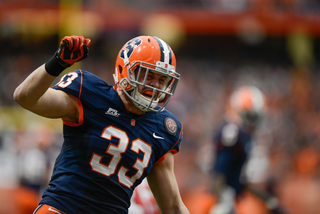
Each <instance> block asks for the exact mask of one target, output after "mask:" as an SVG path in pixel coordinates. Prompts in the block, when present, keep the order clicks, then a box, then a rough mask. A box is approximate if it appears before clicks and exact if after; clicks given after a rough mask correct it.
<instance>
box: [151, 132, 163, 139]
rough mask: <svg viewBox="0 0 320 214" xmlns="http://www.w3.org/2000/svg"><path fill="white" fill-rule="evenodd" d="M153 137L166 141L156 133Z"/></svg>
mask: <svg viewBox="0 0 320 214" xmlns="http://www.w3.org/2000/svg"><path fill="white" fill-rule="evenodd" d="M153 137H154V138H156V139H162V140H164V138H163V137H160V136H157V135H156V133H154V132H153Z"/></svg>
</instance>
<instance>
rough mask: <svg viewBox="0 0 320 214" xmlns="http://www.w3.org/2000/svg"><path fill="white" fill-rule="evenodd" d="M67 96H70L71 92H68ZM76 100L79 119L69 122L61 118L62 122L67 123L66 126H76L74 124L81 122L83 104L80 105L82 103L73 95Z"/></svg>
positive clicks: (77, 124)
mask: <svg viewBox="0 0 320 214" xmlns="http://www.w3.org/2000/svg"><path fill="white" fill-rule="evenodd" d="M69 96H72V95H71V94H69ZM74 98H75V99H76V100H77V102H78V107H79V121H78V122H77V123H73V122H69V121H66V120H64V119H62V121H63V124H65V125H67V126H73V127H76V126H81V125H82V123H83V106H82V103H81V101H80V100H79V99H78V98H76V97H74Z"/></svg>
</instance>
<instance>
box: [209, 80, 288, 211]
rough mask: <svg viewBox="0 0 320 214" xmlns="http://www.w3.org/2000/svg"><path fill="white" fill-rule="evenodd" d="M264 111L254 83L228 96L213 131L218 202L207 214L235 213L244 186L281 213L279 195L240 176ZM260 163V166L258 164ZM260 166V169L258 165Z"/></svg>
mask: <svg viewBox="0 0 320 214" xmlns="http://www.w3.org/2000/svg"><path fill="white" fill-rule="evenodd" d="M264 114H265V95H264V94H263V93H262V92H261V90H260V89H258V88H257V87H255V86H243V87H240V88H238V89H236V90H235V91H234V92H233V93H232V94H231V96H230V100H229V103H228V105H227V110H226V117H225V120H224V121H223V122H222V123H221V124H220V125H219V127H218V129H217V130H216V132H215V134H214V140H213V141H214V148H215V156H214V157H215V158H214V164H213V170H212V171H213V191H214V194H215V195H216V196H217V203H216V205H215V206H214V207H213V208H212V209H211V211H210V214H235V213H236V209H235V205H236V202H237V199H239V198H240V196H241V195H242V194H243V193H244V191H245V190H248V191H250V192H251V193H253V194H254V195H255V196H257V197H258V198H259V199H262V200H263V201H264V202H265V205H266V208H268V209H269V210H270V211H272V212H273V213H282V210H281V209H280V207H279V202H278V199H277V198H276V197H275V196H274V195H272V194H270V193H268V192H267V191H266V190H264V189H262V188H261V187H259V188H257V186H258V185H250V182H249V181H248V180H247V179H246V178H245V177H243V173H244V171H245V166H246V162H247V161H248V159H249V155H250V153H251V152H252V147H253V137H254V134H255V132H256V129H257V127H258V126H259V124H260V122H261V120H262V118H263V115H264ZM259 167H263V166H259ZM260 170H261V169H260Z"/></svg>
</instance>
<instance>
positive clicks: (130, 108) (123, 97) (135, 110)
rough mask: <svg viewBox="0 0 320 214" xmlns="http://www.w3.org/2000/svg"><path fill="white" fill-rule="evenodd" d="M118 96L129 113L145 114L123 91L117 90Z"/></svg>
mask: <svg viewBox="0 0 320 214" xmlns="http://www.w3.org/2000/svg"><path fill="white" fill-rule="evenodd" d="M117 92H118V95H119V97H120V98H121V100H122V102H123V104H124V106H125V108H126V110H127V111H128V112H130V114H134V115H143V114H145V112H144V111H141V110H140V109H138V108H137V107H136V106H135V105H134V103H133V101H132V100H131V99H130V98H129V97H128V96H127V95H126V94H125V93H123V91H120V90H117Z"/></svg>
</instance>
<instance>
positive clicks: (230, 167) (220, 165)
mask: <svg viewBox="0 0 320 214" xmlns="http://www.w3.org/2000/svg"><path fill="white" fill-rule="evenodd" d="M251 144H252V135H250V134H249V133H246V132H245V131H244V130H242V129H241V128H240V127H239V126H236V125H235V124H233V123H228V122H226V121H224V122H223V123H222V124H221V125H220V126H219V128H218V130H217V131H216V133H215V136H214V145H215V151H216V157H215V162H214V166H213V167H214V169H213V172H214V173H219V174H223V175H224V177H225V179H226V183H227V184H228V185H229V186H231V187H232V188H234V190H235V191H236V193H237V194H240V193H241V192H242V191H243V183H242V182H241V179H240V178H241V171H242V168H243V166H244V164H245V162H246V160H247V157H248V155H249V153H250V151H251V146H252V145H251Z"/></svg>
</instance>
